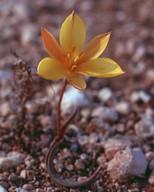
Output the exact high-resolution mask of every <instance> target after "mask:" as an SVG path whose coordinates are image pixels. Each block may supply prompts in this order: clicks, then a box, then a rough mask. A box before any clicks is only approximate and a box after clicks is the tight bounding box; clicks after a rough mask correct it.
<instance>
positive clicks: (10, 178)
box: [8, 173, 19, 182]
mask: <svg viewBox="0 0 154 192" xmlns="http://www.w3.org/2000/svg"><path fill="white" fill-rule="evenodd" d="M18 180H19V178H18V176H17V175H16V174H15V173H11V174H10V175H9V177H8V181H10V182H14V181H18Z"/></svg>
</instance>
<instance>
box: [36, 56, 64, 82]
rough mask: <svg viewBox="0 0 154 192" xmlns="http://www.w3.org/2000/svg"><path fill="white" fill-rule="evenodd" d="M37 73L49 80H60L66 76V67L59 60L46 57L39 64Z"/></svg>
mask: <svg viewBox="0 0 154 192" xmlns="http://www.w3.org/2000/svg"><path fill="white" fill-rule="evenodd" d="M37 73H38V74H39V75H40V76H41V77H43V78H44V79H47V80H58V79H61V78H64V77H65V74H66V69H65V68H64V66H63V65H62V64H61V63H59V62H58V61H56V60H54V59H51V58H49V57H46V58H44V59H42V60H41V61H40V63H39V65H38V68H37Z"/></svg>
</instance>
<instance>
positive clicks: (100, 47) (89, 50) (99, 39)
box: [78, 33, 110, 63]
mask: <svg viewBox="0 0 154 192" xmlns="http://www.w3.org/2000/svg"><path fill="white" fill-rule="evenodd" d="M109 38H110V33H105V34H102V35H98V36H96V37H95V38H94V39H92V40H91V41H90V42H89V43H88V44H87V46H86V47H85V48H84V49H83V51H82V53H83V54H82V55H83V56H82V57H81V59H80V60H79V62H78V63H83V62H85V61H88V60H91V59H96V58H97V57H99V56H100V55H101V54H102V53H103V51H104V50H105V48H106V46H107V44H108V41H109Z"/></svg>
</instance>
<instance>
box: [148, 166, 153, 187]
mask: <svg viewBox="0 0 154 192" xmlns="http://www.w3.org/2000/svg"><path fill="white" fill-rule="evenodd" d="M148 183H150V184H151V185H154V170H153V171H152V173H151V175H150V177H149V179H148Z"/></svg>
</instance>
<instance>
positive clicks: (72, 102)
mask: <svg viewBox="0 0 154 192" xmlns="http://www.w3.org/2000/svg"><path fill="white" fill-rule="evenodd" d="M87 104H89V100H88V99H87V98H86V96H85V95H84V93H83V92H82V91H79V90H77V89H75V88H70V89H69V90H68V91H66V92H65V94H64V97H63V100H62V111H63V112H64V113H65V112H72V110H73V108H74V107H75V108H76V107H78V106H86V105H87Z"/></svg>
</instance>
